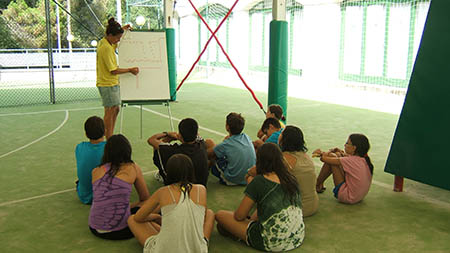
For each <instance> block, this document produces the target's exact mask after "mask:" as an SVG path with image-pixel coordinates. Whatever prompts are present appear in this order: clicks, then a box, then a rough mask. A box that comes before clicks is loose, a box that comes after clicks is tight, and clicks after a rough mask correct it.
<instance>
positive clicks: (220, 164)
mask: <svg viewBox="0 0 450 253" xmlns="http://www.w3.org/2000/svg"><path fill="white" fill-rule="evenodd" d="M226 165H227V161H226V160H225V159H217V160H216V162H215V163H214V164H213V165H212V166H211V173H212V174H213V175H214V176H216V177H218V178H219V183H221V184H224V185H237V184H235V183H233V182H230V181H229V180H227V179H226V178H225V174H224V173H223V168H225V167H226Z"/></svg>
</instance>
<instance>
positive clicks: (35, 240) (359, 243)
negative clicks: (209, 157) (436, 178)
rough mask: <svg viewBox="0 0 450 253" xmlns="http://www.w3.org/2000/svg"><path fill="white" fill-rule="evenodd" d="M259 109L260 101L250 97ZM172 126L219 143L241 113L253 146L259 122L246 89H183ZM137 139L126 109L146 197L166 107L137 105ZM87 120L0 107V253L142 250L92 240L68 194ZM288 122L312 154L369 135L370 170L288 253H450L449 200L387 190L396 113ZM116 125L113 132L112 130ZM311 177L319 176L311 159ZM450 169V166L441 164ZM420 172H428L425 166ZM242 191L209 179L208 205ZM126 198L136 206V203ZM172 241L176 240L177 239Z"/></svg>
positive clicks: (430, 193) (343, 112)
mask: <svg viewBox="0 0 450 253" xmlns="http://www.w3.org/2000/svg"><path fill="white" fill-rule="evenodd" d="M257 96H258V97H259V98H260V99H261V101H262V102H263V103H265V101H267V97H266V95H265V94H263V93H257ZM171 109H172V110H171V111H172V114H173V117H174V123H175V126H176V125H177V124H178V120H179V119H182V118H185V117H192V118H195V119H196V120H197V121H198V122H199V124H200V126H201V129H200V134H201V135H202V136H203V137H204V138H213V139H214V140H215V141H216V142H220V141H221V140H222V138H223V136H225V116H226V115H227V114H228V113H229V112H231V111H234V112H240V113H242V114H243V116H244V117H245V119H246V126H245V129H244V132H245V133H247V134H249V135H250V137H251V138H255V137H256V131H257V129H258V127H259V126H260V124H261V123H262V121H263V120H264V114H263V113H262V111H261V110H260V109H259V108H258V106H257V105H256V103H255V102H254V101H253V100H252V98H251V96H250V94H249V93H248V92H247V91H244V90H240V89H232V88H225V87H221V86H212V85H208V84H201V83H188V84H185V85H184V86H183V88H182V89H181V91H180V93H179V94H178V102H176V103H171ZM142 113H143V114H142V115H143V136H144V138H142V139H141V138H140V127H139V125H140V120H139V119H140V117H139V116H140V110H139V109H138V108H136V107H127V108H125V110H124V115H125V116H124V122H123V134H124V135H126V136H127V137H128V138H129V140H130V141H131V143H132V146H133V159H134V161H135V162H136V163H138V164H139V165H140V166H141V167H142V168H143V170H144V173H145V179H146V181H147V185H148V187H149V189H150V191H151V192H153V191H155V189H157V188H158V187H160V186H161V184H160V183H158V182H156V181H155V179H154V178H153V171H155V169H156V168H155V167H154V166H153V164H152V149H151V148H150V147H149V146H148V145H147V143H146V139H147V138H148V137H149V136H150V135H152V134H153V133H156V132H161V131H165V130H169V128H170V124H169V120H168V118H167V108H166V107H164V106H162V105H154V106H144V108H143V112H142ZM91 115H99V116H103V108H102V107H101V104H100V101H99V100H98V101H93V102H83V103H71V104H56V105H37V106H28V107H15V108H1V109H0V252H121V253H125V252H140V251H141V250H142V249H141V247H140V245H139V244H138V242H137V241H136V240H135V239H131V240H127V241H117V242H112V241H106V240H102V239H99V238H96V237H94V236H93V235H91V233H90V231H89V229H88V226H87V219H88V214H89V206H86V205H83V204H81V203H80V202H79V201H78V198H77V196H76V192H75V190H74V186H75V185H74V182H75V180H76V168H75V157H74V148H75V145H76V144H78V143H79V142H81V141H84V140H85V137H84V132H83V124H84V121H85V119H86V118H88V117H89V116H91ZM288 119H289V120H288V124H293V125H297V126H299V127H300V128H301V129H302V130H303V132H304V134H305V137H306V141H307V147H308V148H309V149H310V151H309V152H311V151H312V150H314V149H316V148H321V149H327V148H330V147H335V146H338V147H342V146H343V144H344V143H345V141H346V138H347V136H348V135H349V134H350V133H353V132H361V133H364V134H366V135H367V136H368V137H369V139H370V141H371V145H372V148H371V150H370V152H369V155H370V156H371V158H372V161H373V163H374V165H375V172H374V178H373V184H372V187H371V190H370V192H369V194H368V196H367V197H366V198H365V199H364V201H362V202H361V203H359V204H357V205H352V206H350V205H344V204H340V203H338V202H337V201H336V200H335V199H334V197H333V196H332V192H331V189H332V188H333V187H332V182H331V180H330V181H328V182H327V183H326V186H327V188H328V189H327V191H325V193H323V194H321V195H320V207H319V212H318V213H317V214H316V215H314V216H312V217H309V218H306V219H305V224H306V238H305V240H304V244H303V245H302V246H301V247H300V248H298V249H296V250H294V251H292V252H450V192H449V191H446V190H442V189H439V188H435V187H431V186H427V185H423V184H420V183H416V182H413V181H410V180H406V181H405V192H403V193H396V192H393V191H392V184H393V176H392V175H391V174H387V173H384V171H383V170H384V164H385V162H386V157H387V154H388V152H389V147H390V144H391V141H392V137H393V134H394V130H395V126H396V124H397V120H398V115H393V114H388V113H381V112H374V111H370V110H365V109H357V108H352V107H345V106H339V105H332V104H327V103H322V102H316V101H311V100H303V99H296V98H289V104H288ZM119 125H120V119H118V123H117V125H116V131H118V130H119ZM316 162H317V163H316V170H317V172H318V170H319V169H320V167H319V165H320V164H319V162H318V161H317V160H316ZM443 166H444V167H443V169H448V168H445V167H448V165H443ZM424 169H426V168H424ZM243 190H244V188H243V187H225V186H222V185H219V184H218V181H217V180H216V179H215V178H214V177H212V176H210V178H209V183H208V207H209V208H211V209H213V210H214V211H217V210H219V209H229V210H234V209H235V208H236V207H237V206H238V205H239V202H240V200H241V198H242V196H243ZM136 197H137V196H136V194H135V193H133V199H136ZM174 239H175V238H174ZM209 249H210V252H254V251H255V250H252V249H250V248H249V247H247V246H246V245H244V244H243V243H242V242H236V241H233V240H231V239H229V238H225V237H222V236H221V235H219V234H218V233H217V230H214V232H213V234H212V237H211V241H210V247H209Z"/></svg>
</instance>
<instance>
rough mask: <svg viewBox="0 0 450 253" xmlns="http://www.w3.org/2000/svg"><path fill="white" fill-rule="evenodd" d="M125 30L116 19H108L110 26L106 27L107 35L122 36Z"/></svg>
mask: <svg viewBox="0 0 450 253" xmlns="http://www.w3.org/2000/svg"><path fill="white" fill-rule="evenodd" d="M122 33H123V28H122V26H121V25H120V24H119V23H118V22H117V21H116V20H115V19H114V18H110V19H108V25H107V26H106V35H109V34H111V35H113V36H116V35H117V34H122Z"/></svg>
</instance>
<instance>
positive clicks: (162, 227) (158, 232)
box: [128, 154, 214, 253]
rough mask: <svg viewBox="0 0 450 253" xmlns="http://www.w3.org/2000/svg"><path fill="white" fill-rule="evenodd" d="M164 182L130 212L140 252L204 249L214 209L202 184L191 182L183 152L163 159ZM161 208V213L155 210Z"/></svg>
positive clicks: (189, 164)
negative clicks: (142, 250) (165, 176)
mask: <svg viewBox="0 0 450 253" xmlns="http://www.w3.org/2000/svg"><path fill="white" fill-rule="evenodd" d="M166 173H167V178H166V182H167V184H168V185H167V186H164V187H161V188H159V189H158V190H157V191H156V192H155V193H153V195H152V196H151V197H150V199H149V200H147V201H146V202H145V204H144V205H143V206H142V207H141V209H139V211H138V212H137V213H136V215H132V216H130V218H129V219H128V225H129V226H130V229H131V231H133V234H134V236H135V237H136V239H137V240H138V241H139V243H140V244H141V245H142V246H143V247H144V252H193V253H194V252H195V253H197V252H198V253H202V252H208V241H209V238H210V236H211V231H212V229H213V226H214V212H213V211H212V210H211V209H207V207H206V188H205V186H203V185H201V184H193V183H192V182H194V165H193V163H192V161H191V159H190V158H189V157H188V156H187V155H184V154H175V155H172V156H171V157H170V158H169V160H168V161H167V165H166ZM159 208H161V216H160V215H158V214H156V213H157V212H158V211H159Z"/></svg>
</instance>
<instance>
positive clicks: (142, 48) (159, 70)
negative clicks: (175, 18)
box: [118, 31, 170, 101]
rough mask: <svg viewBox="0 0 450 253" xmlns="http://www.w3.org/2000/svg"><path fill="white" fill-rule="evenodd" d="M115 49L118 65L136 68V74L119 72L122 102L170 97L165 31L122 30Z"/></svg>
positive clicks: (166, 98)
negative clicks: (137, 71)
mask: <svg viewBox="0 0 450 253" xmlns="http://www.w3.org/2000/svg"><path fill="white" fill-rule="evenodd" d="M118 51H119V68H131V67H138V68H139V74H138V75H136V76H135V75H133V74H131V73H126V74H121V75H119V81H120V98H121V100H122V101H136V100H142V101H147V100H168V99H169V98H170V88H169V70H168V66H167V49H166V33H165V32H149V31H145V32H142V31H140V32H136V31H125V33H124V35H123V36H122V39H121V40H120V44H119V46H118Z"/></svg>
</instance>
